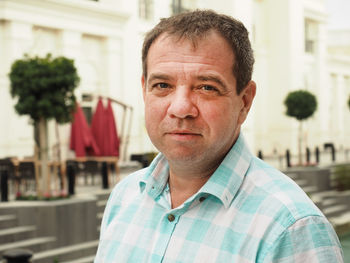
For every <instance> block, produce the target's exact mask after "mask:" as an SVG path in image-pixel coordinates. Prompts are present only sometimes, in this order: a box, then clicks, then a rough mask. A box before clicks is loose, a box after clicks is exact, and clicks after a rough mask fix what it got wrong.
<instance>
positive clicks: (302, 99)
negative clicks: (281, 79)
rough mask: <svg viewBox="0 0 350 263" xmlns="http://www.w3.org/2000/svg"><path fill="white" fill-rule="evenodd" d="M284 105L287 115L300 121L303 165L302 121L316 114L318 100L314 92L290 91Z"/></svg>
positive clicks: (299, 149)
mask: <svg viewBox="0 0 350 263" xmlns="http://www.w3.org/2000/svg"><path fill="white" fill-rule="evenodd" d="M284 105H285V106H286V107H287V111H286V115H287V116H290V117H294V118H296V119H297V120H298V121H299V138H298V158H299V165H301V163H302V157H301V147H302V146H301V145H302V121H303V120H306V119H308V118H309V117H311V116H312V115H313V114H314V112H315V111H316V109H317V100H316V97H315V96H314V95H313V94H312V93H310V92H308V91H306V90H297V91H292V92H290V93H288V95H287V97H286V99H285V100H284Z"/></svg>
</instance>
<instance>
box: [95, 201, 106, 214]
mask: <svg viewBox="0 0 350 263" xmlns="http://www.w3.org/2000/svg"><path fill="white" fill-rule="evenodd" d="M106 204H107V200H100V201H97V213H103V212H104V211H105V207H106Z"/></svg>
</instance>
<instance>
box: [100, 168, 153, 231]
mask: <svg viewBox="0 0 350 263" xmlns="http://www.w3.org/2000/svg"><path fill="white" fill-rule="evenodd" d="M147 169H148V168H144V169H142V170H138V171H136V172H133V173H131V174H129V175H127V176H126V177H125V178H123V179H122V180H121V181H120V182H119V183H117V184H116V185H115V186H114V188H113V190H112V192H111V194H110V195H109V198H108V201H107V204H106V208H105V211H104V213H103V220H102V225H101V232H102V231H103V230H104V229H105V228H106V227H107V226H108V225H109V223H110V222H111V221H112V220H113V218H114V217H115V216H116V214H117V213H118V211H119V209H120V208H121V206H122V205H127V203H128V202H131V201H132V200H134V199H135V198H138V197H139V196H140V194H141V186H140V184H141V181H142V178H143V177H144V176H145V174H146V173H147Z"/></svg>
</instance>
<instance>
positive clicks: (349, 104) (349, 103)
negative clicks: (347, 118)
mask: <svg viewBox="0 0 350 263" xmlns="http://www.w3.org/2000/svg"><path fill="white" fill-rule="evenodd" d="M348 106H349V110H350V96H349V99H348Z"/></svg>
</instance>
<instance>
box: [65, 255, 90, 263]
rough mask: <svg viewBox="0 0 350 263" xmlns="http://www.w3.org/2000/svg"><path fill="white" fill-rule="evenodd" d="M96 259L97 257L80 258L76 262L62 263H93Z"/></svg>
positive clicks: (66, 262) (67, 262)
mask: <svg viewBox="0 0 350 263" xmlns="http://www.w3.org/2000/svg"><path fill="white" fill-rule="evenodd" d="M94 259H95V255H92V256H88V257H83V258H78V259H76V260H69V261H63V262H62V263H93V262H94Z"/></svg>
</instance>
